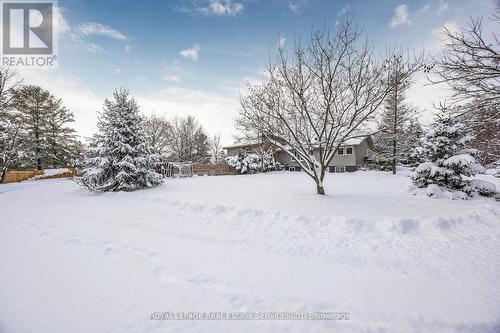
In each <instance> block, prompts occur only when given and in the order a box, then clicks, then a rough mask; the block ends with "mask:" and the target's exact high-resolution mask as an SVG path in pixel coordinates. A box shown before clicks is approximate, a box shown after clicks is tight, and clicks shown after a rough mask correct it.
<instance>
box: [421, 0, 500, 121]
mask: <svg viewBox="0 0 500 333" xmlns="http://www.w3.org/2000/svg"><path fill="white" fill-rule="evenodd" d="M498 12H499V13H500V7H499V10H498ZM491 21H492V22H493V24H495V25H496V26H498V27H500V16H498V15H497V16H493V17H492V18H491ZM497 31H498V30H497ZM444 37H445V39H446V45H445V48H444V50H443V53H442V54H441V55H440V56H439V57H438V58H437V59H436V65H437V66H435V68H434V71H433V72H434V73H436V74H437V75H438V79H436V78H432V77H431V78H430V79H431V82H432V83H447V84H448V85H450V87H451V88H452V91H453V96H452V97H453V100H454V101H455V102H470V101H471V100H475V106H480V107H491V106H493V107H496V108H497V110H498V111H497V113H496V115H495V117H496V118H498V117H499V115H500V109H499V108H498V105H499V104H500V40H499V39H498V37H497V36H496V35H495V33H493V34H492V35H491V36H486V35H485V33H484V32H483V21H482V18H477V19H471V20H470V21H469V23H468V25H467V26H465V27H463V28H462V29H460V30H458V31H451V30H449V29H446V28H444ZM488 37H490V38H488ZM479 102H480V105H478V104H477V103H479ZM463 111H465V112H471V111H473V110H470V109H466V108H465V109H463Z"/></svg>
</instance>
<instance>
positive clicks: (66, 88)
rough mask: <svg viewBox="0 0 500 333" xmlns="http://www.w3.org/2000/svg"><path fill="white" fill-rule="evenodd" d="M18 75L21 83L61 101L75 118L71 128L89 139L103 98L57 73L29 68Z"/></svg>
mask: <svg viewBox="0 0 500 333" xmlns="http://www.w3.org/2000/svg"><path fill="white" fill-rule="evenodd" d="M19 74H20V76H21V77H22V78H23V83H25V84H36V85H39V86H40V87H42V88H44V89H47V90H49V91H50V92H51V93H52V94H54V95H55V96H57V97H59V98H61V99H62V100H63V103H64V105H65V106H66V107H67V108H68V109H69V110H70V111H71V112H73V114H74V116H75V122H74V123H72V126H73V127H74V128H75V129H76V130H77V133H78V134H79V135H81V136H83V137H90V136H91V135H92V134H93V133H94V132H95V130H96V123H97V112H98V111H100V110H101V109H102V104H103V101H104V97H99V96H97V95H96V94H94V92H92V91H91V90H89V89H88V88H86V87H85V86H83V84H82V82H81V81H80V80H79V79H78V78H71V79H68V78H67V77H64V76H62V75H60V74H59V73H58V72H57V71H52V70H43V69H36V68H29V69H21V70H20V71H19ZM82 101H85V103H82Z"/></svg>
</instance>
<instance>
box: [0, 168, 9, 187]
mask: <svg viewBox="0 0 500 333" xmlns="http://www.w3.org/2000/svg"><path fill="white" fill-rule="evenodd" d="M6 174H7V168H6V167H4V168H2V170H1V171H0V184H3V182H4V181H5V175H6Z"/></svg>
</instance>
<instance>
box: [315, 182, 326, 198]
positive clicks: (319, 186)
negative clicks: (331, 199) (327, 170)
mask: <svg viewBox="0 0 500 333" xmlns="http://www.w3.org/2000/svg"><path fill="white" fill-rule="evenodd" d="M316 193H317V194H321V195H325V189H324V187H323V184H321V183H320V182H319V181H317V182H316Z"/></svg>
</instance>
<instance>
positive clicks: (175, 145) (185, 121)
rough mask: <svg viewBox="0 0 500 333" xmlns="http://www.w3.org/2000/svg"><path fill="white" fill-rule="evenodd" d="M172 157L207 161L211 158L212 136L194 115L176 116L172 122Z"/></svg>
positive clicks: (170, 145) (200, 161) (177, 159)
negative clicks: (210, 136) (209, 135)
mask: <svg viewBox="0 0 500 333" xmlns="http://www.w3.org/2000/svg"><path fill="white" fill-rule="evenodd" d="M170 124H171V131H172V133H171V135H170V140H169V147H170V149H171V156H170V159H173V160H176V161H183V162H184V161H189V162H199V163H206V162H208V161H209V160H210V138H209V137H208V135H207V134H206V132H205V130H204V129H203V127H202V126H201V125H200V123H199V122H198V121H197V120H196V118H194V117H193V116H187V117H185V118H177V117H176V118H174V119H173V120H172V121H171V122H170Z"/></svg>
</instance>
